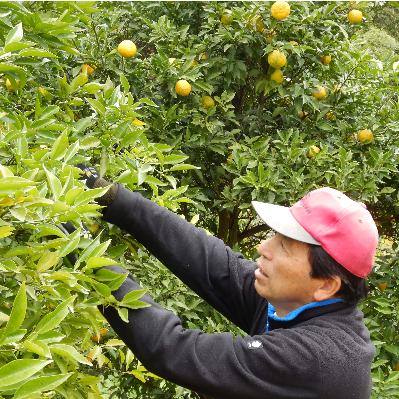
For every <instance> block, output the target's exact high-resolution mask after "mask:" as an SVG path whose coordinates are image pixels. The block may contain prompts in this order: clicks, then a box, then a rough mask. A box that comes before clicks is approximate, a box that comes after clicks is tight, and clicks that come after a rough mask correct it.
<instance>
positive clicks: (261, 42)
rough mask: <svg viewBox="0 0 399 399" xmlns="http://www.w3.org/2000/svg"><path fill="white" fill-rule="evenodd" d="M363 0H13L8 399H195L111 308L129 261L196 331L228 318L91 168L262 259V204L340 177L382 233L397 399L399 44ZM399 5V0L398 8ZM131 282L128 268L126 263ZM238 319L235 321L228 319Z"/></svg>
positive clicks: (1, 333)
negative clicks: (169, 265)
mask: <svg viewBox="0 0 399 399" xmlns="http://www.w3.org/2000/svg"><path fill="white" fill-rule="evenodd" d="M380 7H381V5H378V6H374V5H373V4H370V5H369V4H367V3H360V4H356V3H353V2H352V3H350V4H349V3H336V2H323V3H313V2H304V3H292V4H288V3H286V2H276V3H249V2H226V3H223V2H215V3H205V2H203V3H202V2H196V3H190V4H186V3H181V2H176V3H175V2H159V3H158V2H151V3H141V2H139V3H135V2H122V3H115V2H103V3H98V4H96V3H90V2H88V3H87V2H84V3H80V2H76V3H75V2H52V3H49V2H34V3H7V2H4V3H0V11H1V13H2V14H1V15H2V18H1V24H0V40H1V43H0V44H1V46H2V47H1V59H0V74H1V77H2V79H3V83H2V85H1V89H0V99H1V102H0V104H1V109H0V135H1V144H0V178H1V179H0V212H1V216H0V222H1V223H0V254H1V257H0V260H1V261H0V270H1V275H0V281H1V282H0V289H1V290H2V294H3V295H2V301H1V302H0V346H1V347H0V396H1V397H3V398H11V397H14V398H36V397H37V398H41V397H43V395H45V397H54V398H58V397H65V398H68V399H69V398H86V397H88V398H93V399H94V398H102V397H132V398H139V397H144V396H146V397H153V396H154V397H155V396H162V397H170V398H173V397H187V398H189V397H190V398H194V397H195V394H194V393H190V392H189V391H187V390H185V389H183V388H180V387H177V386H174V385H173V384H170V383H167V382H166V381H164V380H162V379H160V378H159V377H157V376H155V375H153V374H151V373H150V372H148V371H147V370H145V368H144V367H143V366H142V365H141V364H140V362H139V361H138V360H137V359H136V358H135V357H134V355H133V354H132V353H131V352H130V351H129V350H128V349H127V348H126V347H125V346H124V344H123V342H122V341H120V340H119V339H118V337H116V336H115V335H114V334H113V332H112V330H111V329H110V328H109V326H107V324H106V322H105V321H104V319H103V318H102V316H101V315H100V314H99V312H98V310H97V305H99V304H112V305H114V306H116V307H117V308H118V311H119V314H120V315H121V317H122V318H124V319H126V317H127V309H128V308H131V309H136V308H139V307H141V306H145V305H144V304H143V303H142V302H141V301H140V297H141V295H142V294H143V292H142V291H139V292H136V293H134V294H133V295H132V296H131V297H128V298H125V299H124V300H123V302H122V303H118V302H117V301H116V300H115V299H114V298H113V296H112V295H111V291H112V290H113V289H115V288H117V287H118V286H119V285H120V284H121V283H122V280H123V279H122V278H121V277H120V276H119V275H115V274H113V273H110V272H104V271H100V272H95V271H96V269H98V268H99V267H101V266H103V265H109V264H121V265H123V266H124V267H126V269H128V270H130V271H132V272H133V273H134V274H135V275H136V276H137V277H138V278H139V280H140V281H141V282H142V284H143V286H145V287H148V288H149V291H150V292H151V294H152V295H153V296H154V297H155V298H156V299H157V300H158V301H159V302H160V303H162V304H163V305H165V306H166V307H168V308H170V309H173V310H174V311H176V312H177V313H178V314H179V315H180V316H182V319H183V321H184V324H185V325H186V326H187V327H189V328H191V327H193V328H194V327H195V328H202V329H204V330H206V331H223V330H225V329H226V328H229V329H230V330H231V331H233V332H235V333H237V334H239V333H240V331H238V330H237V329H236V328H235V327H233V326H230V325H228V323H227V322H226V320H224V319H223V318H222V317H221V316H220V315H219V314H217V313H216V312H214V311H213V310H211V309H209V307H208V306H207V305H206V304H204V303H203V302H202V301H201V300H200V299H199V298H198V297H197V296H196V295H194V294H193V293H191V292H189V291H188V290H187V289H186V287H185V286H184V285H183V284H181V283H180V282H178V281H177V280H176V279H175V278H174V277H173V276H170V273H168V272H167V271H166V270H165V268H164V267H163V265H161V264H160V263H159V262H158V261H157V260H156V259H154V258H153V257H152V256H150V255H149V254H148V253H147V252H146V251H145V250H144V249H143V248H142V247H141V246H140V245H139V244H138V243H137V242H136V241H135V240H134V239H133V238H131V237H128V236H126V235H124V233H123V232H121V231H120V230H119V229H118V228H115V227H113V226H111V225H108V224H106V223H104V222H102V221H101V217H100V216H101V207H100V206H99V205H97V204H96V203H95V199H96V198H98V197H100V196H101V195H103V193H104V192H105V191H106V189H94V190H90V189H87V188H86V187H85V186H84V184H83V182H82V181H80V180H79V176H80V174H79V169H78V168H77V167H76V166H75V165H77V164H78V163H87V164H91V165H93V166H96V167H97V168H98V169H99V171H100V174H101V175H103V176H105V177H106V178H107V179H108V180H110V181H115V182H119V183H121V184H123V185H125V186H126V187H128V188H130V189H132V190H136V191H140V192H142V194H143V195H145V196H146V197H148V198H151V199H152V200H154V201H156V202H157V203H158V204H160V205H162V206H165V207H168V208H169V209H171V210H173V211H176V212H178V213H179V214H181V215H182V217H185V218H186V219H187V220H189V221H191V222H192V223H194V224H197V225H198V226H199V227H201V228H204V229H205V230H207V231H208V233H209V234H214V235H216V236H218V237H220V238H221V239H223V240H224V241H225V242H226V243H227V244H228V245H230V246H231V247H233V248H234V249H236V250H239V251H241V252H243V253H244V254H245V255H246V256H248V257H255V251H254V247H255V245H256V243H257V242H258V241H259V240H260V239H261V238H262V237H264V236H265V234H267V232H268V230H267V227H266V226H264V225H261V224H259V220H257V219H256V218H255V215H254V213H253V211H252V210H251V207H250V202H251V200H254V199H256V200H260V201H268V202H275V203H279V204H281V205H289V204H291V203H292V202H294V201H296V200H297V199H298V198H300V197H301V196H302V195H304V194H305V193H306V192H308V191H309V190H312V189H314V188H316V187H320V186H325V185H328V186H332V187H335V188H337V189H339V190H342V191H344V192H346V193H347V194H348V195H350V196H351V197H353V198H355V199H357V200H359V201H362V202H364V203H366V204H367V206H368V208H369V209H370V211H371V212H372V214H373V216H374V217H375V219H376V222H377V224H378V227H379V231H380V234H381V236H382V238H383V239H382V240H381V245H380V251H379V256H378V259H377V262H376V269H375V273H373V274H372V276H371V278H370V288H371V294H370V297H369V299H368V300H367V301H366V302H364V303H363V304H362V308H363V310H364V312H365V314H366V317H367V319H366V321H367V325H368V327H369V329H370V331H371V334H372V338H373V341H374V343H375V345H376V348H377V356H376V358H375V362H374V365H373V380H374V396H375V397H376V398H382V397H399V393H398V392H399V384H398V383H397V381H398V375H399V373H398V371H399V370H398V368H399V344H398V342H397V338H396V336H397V334H395V331H397V328H398V312H399V309H398V305H397V304H398V296H399V295H398V292H397V289H396V287H397V283H398V278H399V268H398V249H397V245H396V242H397V226H396V220H397V215H398V199H399V196H398V182H397V179H396V175H397V172H398V138H397V136H398V135H397V131H398V123H397V122H398V117H399V112H398V74H397V71H398V56H395V55H393V54H392V55H388V56H384V57H383V58H381V57H380V58H379V55H378V54H376V52H375V51H374V52H373V51H369V50H368V48H367V43H365V41H364V40H362V39H364V35H366V34H367V32H368V31H369V27H370V20H371V19H370V18H369V15H373V13H374V14H375V13H376V12H378V10H380ZM386 7H388V8H389V6H386ZM122 277H123V278H124V276H122ZM226 326H228V327H226Z"/></svg>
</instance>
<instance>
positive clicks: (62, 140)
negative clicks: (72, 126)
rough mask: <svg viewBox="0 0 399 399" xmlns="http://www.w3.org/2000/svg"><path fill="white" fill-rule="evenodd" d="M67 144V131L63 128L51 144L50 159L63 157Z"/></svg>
mask: <svg viewBox="0 0 399 399" xmlns="http://www.w3.org/2000/svg"><path fill="white" fill-rule="evenodd" d="M68 145H69V142H68V131H67V130H65V131H64V132H63V133H61V134H60V135H59V136H58V138H57V140H55V142H54V144H53V148H52V150H51V152H50V159H52V160H60V159H62V158H63V157H64V155H65V153H66V150H67V147H68Z"/></svg>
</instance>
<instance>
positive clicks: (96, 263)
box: [83, 256, 118, 270]
mask: <svg viewBox="0 0 399 399" xmlns="http://www.w3.org/2000/svg"><path fill="white" fill-rule="evenodd" d="M116 264H118V262H115V261H114V260H113V259H111V258H105V257H102V256H92V257H91V258H89V259H88V260H87V261H86V266H85V267H84V268H83V270H87V269H95V268H97V267H102V266H110V265H116Z"/></svg>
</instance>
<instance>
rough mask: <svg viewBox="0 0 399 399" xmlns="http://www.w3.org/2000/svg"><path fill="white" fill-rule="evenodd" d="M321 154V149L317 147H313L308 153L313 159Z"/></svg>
mask: <svg viewBox="0 0 399 399" xmlns="http://www.w3.org/2000/svg"><path fill="white" fill-rule="evenodd" d="M319 152H320V148H319V147H317V145H311V146H310V148H309V151H308V157H309V158H313V157H315V156H316V155H317V154H318V153H319Z"/></svg>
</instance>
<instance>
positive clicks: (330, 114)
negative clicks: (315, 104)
mask: <svg viewBox="0 0 399 399" xmlns="http://www.w3.org/2000/svg"><path fill="white" fill-rule="evenodd" d="M324 117H325V118H326V119H327V120H328V121H335V119H336V117H335V114H334V112H332V111H328V112H327V113H326V114H325V115H324Z"/></svg>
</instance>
